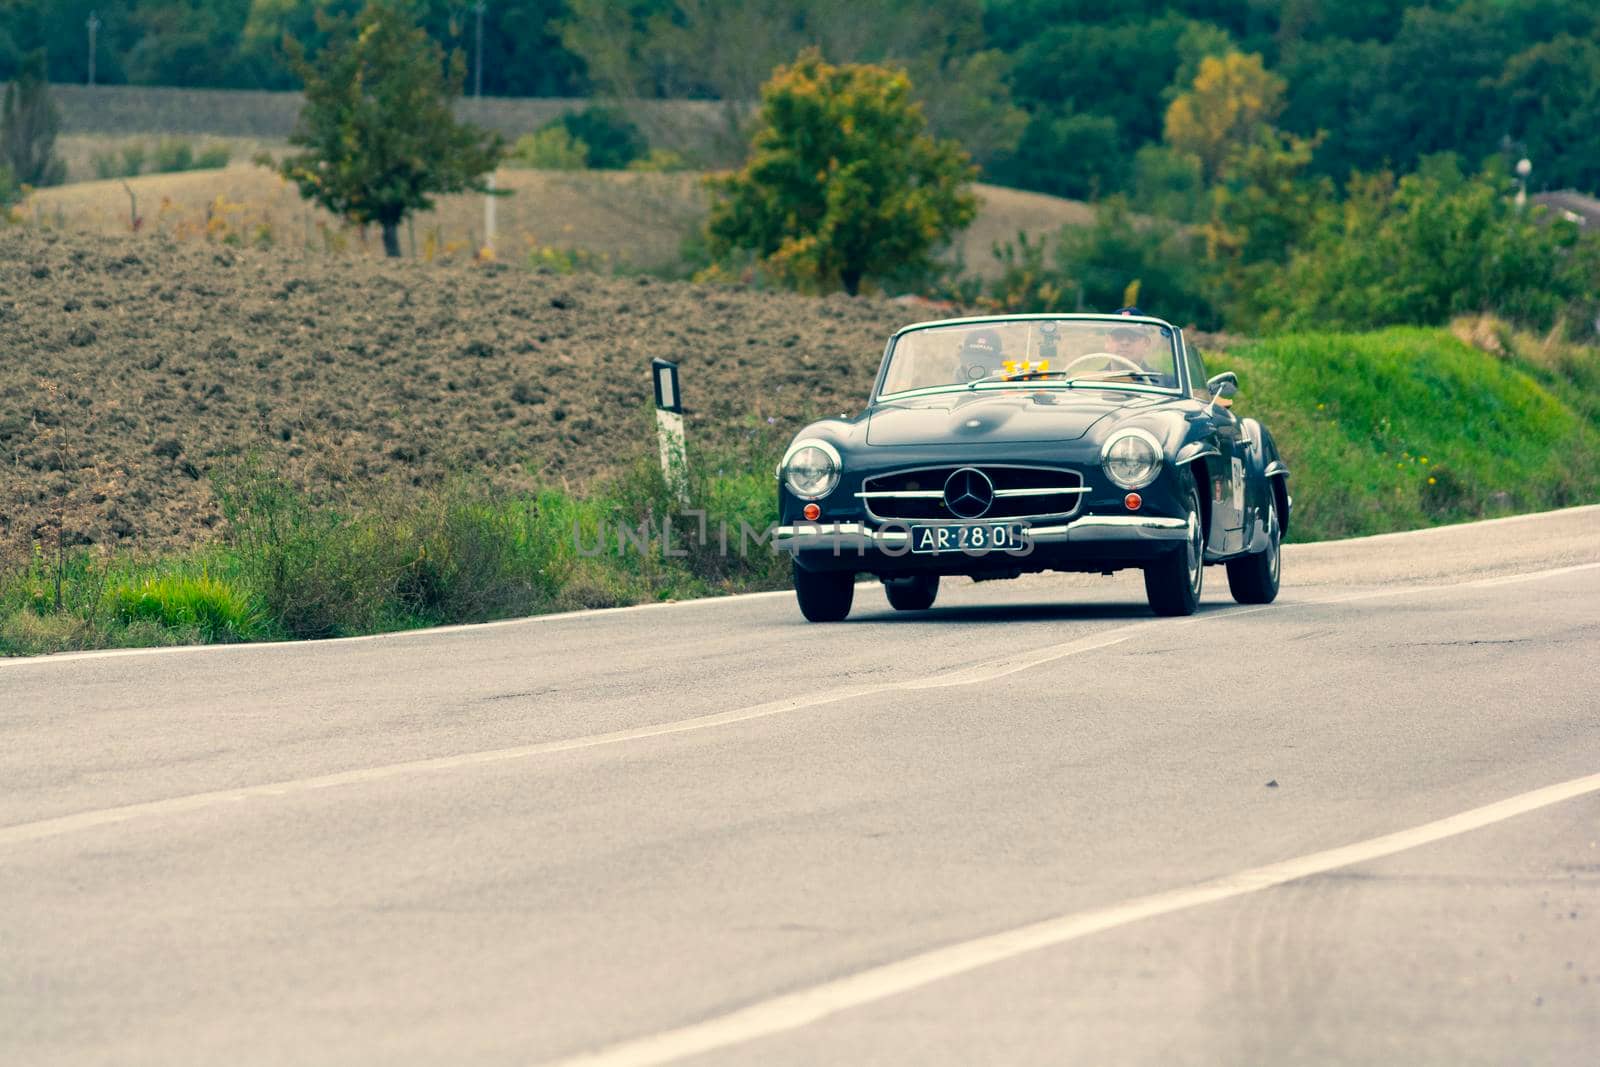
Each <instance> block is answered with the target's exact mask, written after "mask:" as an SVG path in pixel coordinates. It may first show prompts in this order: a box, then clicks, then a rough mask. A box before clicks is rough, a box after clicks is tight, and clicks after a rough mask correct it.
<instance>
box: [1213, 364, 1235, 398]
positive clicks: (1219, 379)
mask: <svg viewBox="0 0 1600 1067" xmlns="http://www.w3.org/2000/svg"><path fill="white" fill-rule="evenodd" d="M1206 389H1207V390H1208V391H1209V392H1210V393H1211V395H1212V397H1213V398H1216V397H1220V398H1222V399H1223V400H1231V399H1232V398H1233V395H1234V394H1235V393H1237V392H1238V391H1239V377H1238V375H1236V374H1234V373H1233V371H1231V370H1225V371H1223V372H1222V373H1221V374H1219V375H1217V376H1216V377H1214V378H1212V379H1211V380H1210V381H1208V382H1206Z"/></svg>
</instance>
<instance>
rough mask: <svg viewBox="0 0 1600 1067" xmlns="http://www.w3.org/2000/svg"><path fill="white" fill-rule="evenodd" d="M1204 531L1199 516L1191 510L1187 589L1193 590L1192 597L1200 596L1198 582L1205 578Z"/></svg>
mask: <svg viewBox="0 0 1600 1067" xmlns="http://www.w3.org/2000/svg"><path fill="white" fill-rule="evenodd" d="M1205 551H1206V546H1205V531H1203V530H1202V529H1201V528H1200V516H1199V514H1197V513H1196V512H1195V511H1194V510H1193V509H1191V510H1190V512H1189V545H1188V564H1189V588H1191V589H1193V590H1194V595H1195V596H1196V597H1198V596H1199V595H1200V582H1201V580H1202V579H1203V578H1204V576H1205V570H1206V568H1205Z"/></svg>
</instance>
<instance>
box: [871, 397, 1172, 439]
mask: <svg viewBox="0 0 1600 1067" xmlns="http://www.w3.org/2000/svg"><path fill="white" fill-rule="evenodd" d="M1166 399H1167V398H1166V397H1161V396H1152V395H1150V394H1148V393H1134V392H1123V391H1122V390H1118V389H1004V390H1000V389H989V390H984V389H977V390H962V391H961V392H959V393H934V394H932V395H928V396H918V397H909V398H907V399H905V400H896V401H893V402H891V403H887V404H881V405H879V406H877V407H875V408H873V409H872V411H871V414H870V415H869V416H868V419H867V444H869V445H885V446H906V445H969V444H1003V443H1006V442H1012V441H1016V442H1025V441H1076V440H1078V439H1079V438H1081V437H1083V436H1084V435H1085V434H1087V433H1088V432H1089V430H1090V428H1092V427H1093V426H1094V424H1095V423H1097V422H1099V421H1100V420H1101V419H1104V418H1106V417H1108V416H1110V415H1113V414H1115V413H1117V412H1130V413H1131V412H1133V411H1143V410H1145V409H1147V408H1150V407H1152V406H1154V405H1157V404H1160V403H1162V402H1163V401H1164V400H1166Z"/></svg>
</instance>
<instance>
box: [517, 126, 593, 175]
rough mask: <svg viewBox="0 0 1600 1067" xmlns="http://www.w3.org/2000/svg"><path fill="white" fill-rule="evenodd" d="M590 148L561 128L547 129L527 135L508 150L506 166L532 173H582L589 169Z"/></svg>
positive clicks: (547, 127)
mask: <svg viewBox="0 0 1600 1067" xmlns="http://www.w3.org/2000/svg"><path fill="white" fill-rule="evenodd" d="M588 161H589V146H588V145H586V144H584V143H583V142H582V141H579V140H575V139H574V138H573V136H572V134H570V133H568V132H567V129H566V127H564V126H546V127H544V128H543V129H541V130H539V131H538V132H537V133H526V134H523V135H522V136H521V137H518V138H517V142H516V144H514V145H512V146H511V154H510V155H509V156H508V157H507V158H506V163H507V164H509V165H510V166H513V167H531V168H533V169H535V170H583V169H584V168H585V167H586V166H588Z"/></svg>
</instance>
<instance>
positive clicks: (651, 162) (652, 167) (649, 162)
mask: <svg viewBox="0 0 1600 1067" xmlns="http://www.w3.org/2000/svg"><path fill="white" fill-rule="evenodd" d="M628 169H629V170H633V171H647V172H653V173H656V174H664V173H667V172H670V171H678V170H688V169H689V161H688V160H686V159H684V158H683V156H681V155H679V154H678V153H677V152H674V151H673V150H672V149H670V148H652V149H650V152H649V154H648V155H645V156H642V157H641V158H639V159H636V160H634V161H633V162H632V163H629V164H628Z"/></svg>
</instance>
